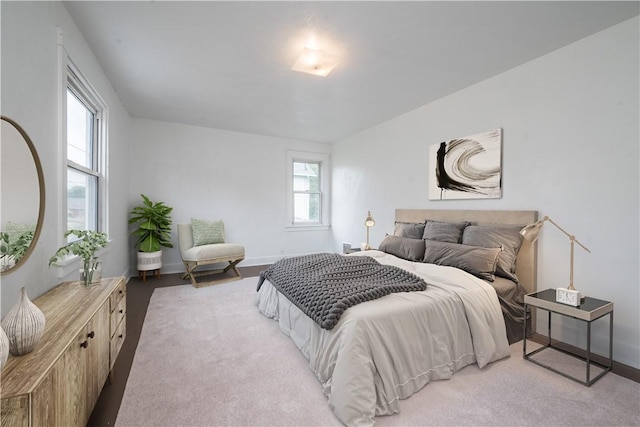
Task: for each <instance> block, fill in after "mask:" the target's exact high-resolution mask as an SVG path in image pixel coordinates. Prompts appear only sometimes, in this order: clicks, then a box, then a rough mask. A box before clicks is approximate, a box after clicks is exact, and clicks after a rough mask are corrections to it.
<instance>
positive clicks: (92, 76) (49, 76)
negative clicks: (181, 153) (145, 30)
mask: <svg viewBox="0 0 640 427" xmlns="http://www.w3.org/2000/svg"><path fill="white" fill-rule="evenodd" d="M0 13H1V19H2V27H1V31H2V62H1V65H2V76H1V78H2V80H1V88H2V93H1V95H2V97H1V98H2V103H1V107H0V109H1V112H2V114H3V115H5V116H8V117H10V118H12V119H14V120H15V121H16V122H18V123H19V124H20V125H21V126H22V127H23V128H24V130H25V131H26V132H27V133H28V134H29V136H30V138H31V140H32V141H33V144H34V145H35V147H36V150H37V151H38V155H39V157H40V160H41V162H42V167H43V170H44V179H45V186H46V207H45V217H44V227H43V230H42V234H41V235H40V240H39V241H38V242H37V245H36V247H35V250H34V252H33V253H32V255H31V257H30V258H29V259H28V260H27V262H26V263H25V265H24V266H22V267H21V268H20V269H18V270H17V271H14V272H11V273H8V274H5V275H3V276H2V278H1V282H2V284H1V297H0V298H1V300H2V301H1V302H2V304H1V305H2V315H4V314H6V313H7V312H8V311H9V309H10V308H11V307H12V306H13V305H14V304H15V303H16V301H17V300H18V295H19V291H20V288H21V287H22V286H24V287H26V288H27V292H28V295H29V297H30V298H32V299H33V298H36V297H37V296H39V295H41V294H42V293H44V292H45V291H47V290H48V289H50V288H52V287H53V286H55V285H56V284H58V283H60V281H62V280H77V276H78V273H77V268H74V271H73V272H72V273H71V274H70V275H68V276H66V277H62V278H60V277H58V270H57V269H55V268H52V269H50V268H49V267H48V261H49V257H51V255H53V253H54V252H55V250H56V249H57V248H58V247H59V246H60V244H61V242H62V235H63V233H64V227H62V226H61V224H62V220H61V219H62V218H64V216H63V215H62V212H60V210H61V209H60V202H61V200H62V195H63V192H62V189H63V187H62V180H61V179H60V178H59V177H60V176H61V173H62V171H63V170H64V163H63V162H64V159H62V158H61V155H60V153H61V148H60V145H59V140H58V132H59V126H58V124H59V119H58V114H59V111H58V102H59V96H58V92H59V91H58V81H59V73H58V65H57V64H58V53H57V52H58V48H57V27H60V28H61V29H62V32H63V38H64V46H65V48H66V50H67V52H68V53H69V55H70V56H71V58H72V59H73V61H74V62H75V63H76V65H78V67H79V68H80V69H81V70H82V72H83V73H84V74H85V75H86V77H87V78H88V79H89V80H90V81H91V83H92V84H93V85H94V86H95V88H96V89H97V90H98V92H99V93H100V95H101V96H102V97H103V98H104V99H105V101H106V102H107V104H108V107H109V116H110V126H109V137H110V141H109V152H108V154H107V156H108V164H109V171H108V180H109V187H110V193H109V198H108V201H107V205H108V206H107V209H108V215H109V237H110V238H111V239H112V241H111V244H110V250H109V251H108V253H107V254H105V255H104V257H103V261H104V275H108V276H119V275H128V268H129V262H128V242H127V226H126V221H127V204H126V202H127V200H126V194H127V189H128V175H129V160H128V154H129V153H128V143H129V135H128V132H129V128H130V117H129V115H128V113H127V112H126V111H125V110H124V108H123V107H122V105H121V103H120V101H119V99H118V97H117V95H116V94H115V93H114V91H113V89H112V87H111V84H110V83H109V81H108V80H107V79H106V77H105V76H104V74H103V72H102V69H101V67H100V65H99V63H98V61H97V60H96V59H95V57H94V56H93V53H92V52H91V50H90V49H89V48H88V46H87V44H86V42H85V40H84V38H83V37H82V35H81V34H80V32H79V31H78V29H77V27H76V26H75V24H74V23H73V22H72V20H71V18H70V17H69V15H68V14H67V11H66V9H65V8H64V6H63V5H62V3H59V2H1V4H0ZM63 78H65V79H66V76H63ZM78 266H79V264H78Z"/></svg>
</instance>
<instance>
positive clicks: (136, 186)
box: [129, 119, 332, 273]
mask: <svg viewBox="0 0 640 427" xmlns="http://www.w3.org/2000/svg"><path fill="white" fill-rule="evenodd" d="M133 124H134V126H133V135H134V137H133V143H132V144H131V151H130V155H131V165H132V167H131V181H130V184H129V207H130V208H132V207H133V206H135V205H138V204H140V202H141V200H142V199H141V197H140V194H141V193H142V194H145V195H146V196H148V197H150V198H151V200H153V201H154V202H158V201H162V202H164V203H165V204H167V205H168V206H171V207H173V208H174V210H173V214H172V218H173V223H174V227H173V229H174V232H173V237H172V241H173V244H174V248H173V249H163V250H164V253H163V268H162V273H168V272H179V271H184V266H183V265H182V261H181V259H180V253H179V251H178V239H177V235H176V232H175V229H176V226H175V224H178V223H183V222H190V221H191V218H198V219H205V220H219V219H222V220H223V221H224V224H225V231H226V237H227V239H226V240H227V242H230V243H240V244H242V245H244V247H245V251H246V258H245V260H244V261H243V262H242V263H241V264H240V266H243V265H244V266H247V265H261V264H267V263H271V262H274V261H275V260H277V259H280V258H282V257H283V256H285V255H286V256H291V255H299V254H305V253H310V252H318V251H326V250H330V249H331V247H332V236H331V232H330V231H327V230H325V231H287V230H286V229H285V226H286V219H287V204H286V188H287V187H286V177H287V175H286V173H287V172H286V171H287V168H286V150H298V151H308V152H316V153H329V152H330V150H331V146H330V145H327V144H319V143H312V142H304V141H298V140H291V139H283V138H273V137H266V136H260V135H253V134H246V133H239V132H231V131H225V130H219V129H210V128H202V127H196V126H189V125H182V124H175V123H167V122H160V121H152V120H143V119H135V120H134V121H133ZM131 263H132V264H131V265H132V269H134V270H135V252H134V251H132V260H131Z"/></svg>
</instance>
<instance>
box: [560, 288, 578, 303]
mask: <svg viewBox="0 0 640 427" xmlns="http://www.w3.org/2000/svg"><path fill="white" fill-rule="evenodd" d="M556 301H557V302H561V303H562V304H568V305H572V306H574V307H577V306H579V305H580V291H574V290H571V289H567V288H557V289H556Z"/></svg>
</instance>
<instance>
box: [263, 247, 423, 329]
mask: <svg viewBox="0 0 640 427" xmlns="http://www.w3.org/2000/svg"><path fill="white" fill-rule="evenodd" d="M265 279H267V280H269V282H270V283H271V284H272V285H273V286H275V288H276V289H277V290H278V291H279V292H281V293H282V294H283V295H284V296H286V297H287V298H288V299H289V300H290V301H291V302H293V303H294V304H295V305H296V306H297V307H298V308H299V309H300V310H302V311H303V312H304V313H305V314H306V315H307V316H309V317H310V318H311V319H313V320H314V321H315V322H316V323H317V324H318V325H320V327H322V328H324V329H332V328H333V327H334V326H335V325H336V324H337V323H338V320H340V316H341V315H342V313H343V312H344V311H345V310H346V309H347V308H349V307H351V306H353V305H356V304H359V303H361V302H365V301H370V300H374V299H377V298H380V297H383V296H385V295H388V294H390V293H394V292H410V291H424V290H425V289H426V288H427V284H426V283H425V281H424V280H422V279H421V278H419V277H418V276H416V275H415V274H413V273H410V272H408V271H406V270H403V269H401V268H399V267H394V266H390V265H382V264H380V263H379V262H377V261H376V260H374V259H373V258H371V257H368V256H351V257H348V256H343V255H339V254H333V253H318V254H312V255H303V256H297V257H292V258H284V259H282V260H280V261H277V262H276V263H274V264H272V265H271V266H270V267H269V268H268V269H266V270H265V271H263V272H261V273H260V278H259V279H258V289H257V290H260V287H261V286H262V283H263V282H264V280H265Z"/></svg>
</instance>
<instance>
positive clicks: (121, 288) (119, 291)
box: [110, 280, 127, 311]
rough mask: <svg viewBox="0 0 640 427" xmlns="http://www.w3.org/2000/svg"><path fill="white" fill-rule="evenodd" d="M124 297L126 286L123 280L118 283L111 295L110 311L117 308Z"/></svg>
mask: <svg viewBox="0 0 640 427" xmlns="http://www.w3.org/2000/svg"><path fill="white" fill-rule="evenodd" d="M126 295H127V285H126V283H125V282H124V280H123V281H121V282H120V284H119V285H118V287H117V288H116V289H115V290H114V291H113V293H112V294H111V296H110V299H111V311H113V310H114V309H115V307H117V305H118V303H120V301H121V300H122V299H124V297H125V296H126Z"/></svg>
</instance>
